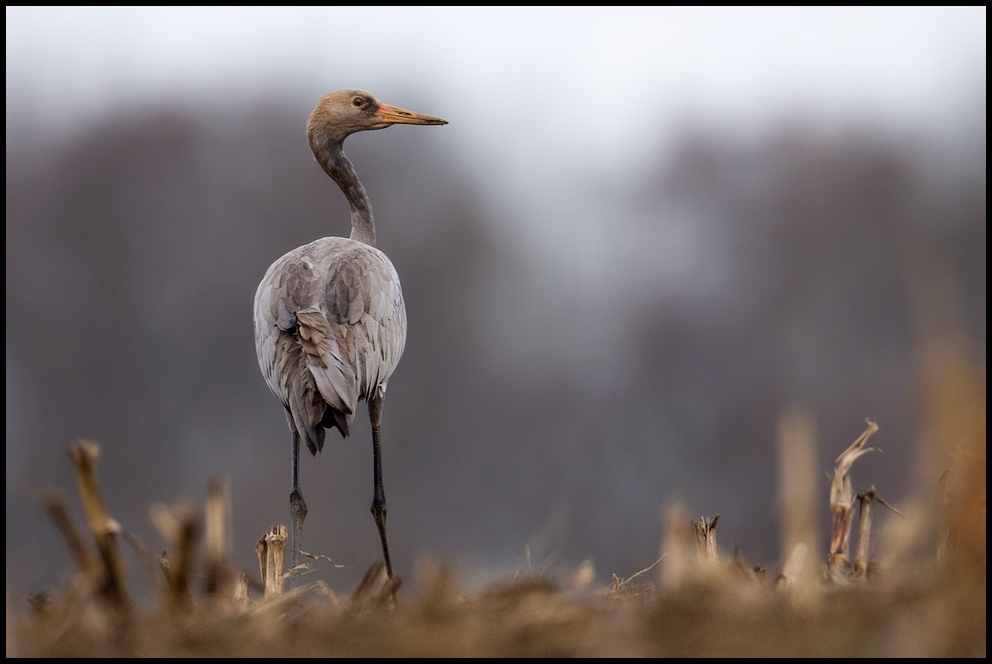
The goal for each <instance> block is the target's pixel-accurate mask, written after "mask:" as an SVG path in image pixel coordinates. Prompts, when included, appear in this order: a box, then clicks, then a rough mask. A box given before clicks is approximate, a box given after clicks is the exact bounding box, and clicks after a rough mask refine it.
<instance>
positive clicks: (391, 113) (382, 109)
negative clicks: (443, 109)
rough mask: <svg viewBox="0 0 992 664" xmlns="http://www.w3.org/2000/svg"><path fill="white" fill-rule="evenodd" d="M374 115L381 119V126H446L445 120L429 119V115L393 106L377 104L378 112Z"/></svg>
mask: <svg viewBox="0 0 992 664" xmlns="http://www.w3.org/2000/svg"><path fill="white" fill-rule="evenodd" d="M376 115H378V116H379V117H380V118H382V124H385V125H391V124H412V125H446V124H448V121H447V120H442V119H441V118H435V117H431V116H430V115H421V114H420V113H414V112H413V111H407V110H404V109H402V108H396V107H395V106H390V105H389V104H379V110H378V111H376Z"/></svg>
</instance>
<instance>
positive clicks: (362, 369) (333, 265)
mask: <svg viewBox="0 0 992 664" xmlns="http://www.w3.org/2000/svg"><path fill="white" fill-rule="evenodd" d="M405 343H406V310H405V307H404V304H403V291H402V289H401V288H400V282H399V277H398V276H397V275H396V270H395V269H394V268H393V266H392V263H390V262H389V259H388V258H386V255H385V254H383V253H382V252H381V251H379V250H378V249H376V248H374V247H371V246H369V245H367V244H364V243H361V242H356V241H354V240H350V239H347V238H324V239H322V240H317V241H316V242H312V243H310V244H308V245H305V246H303V247H300V248H299V249H295V250H293V251H291V252H289V253H288V254H286V255H285V256H283V257H282V258H280V259H279V260H277V261H276V262H275V263H273V264H272V266H271V267H270V268H269V270H268V272H266V275H265V278H263V279H262V283H261V284H259V287H258V291H257V292H256V294H255V346H256V350H257V352H258V362H259V366H260V367H261V369H262V373H263V375H264V376H265V379H266V382H267V383H268V385H269V388H270V389H271V390H272V392H273V393H274V394H275V395H276V396H277V397H279V398H280V399H281V400H282V402H283V405H285V406H286V409H287V411H288V412H289V419H290V422H291V425H292V426H293V427H294V428H295V430H296V431H297V432H299V433H300V435H301V437H302V438H304V440H305V441H306V442H307V446H308V447H309V448H310V450H311V452H313V453H315V454H316V452H317V451H319V450H320V448H321V447H322V446H323V439H324V430H323V429H324V427H330V426H337V427H338V429H340V430H341V433H342V434H344V435H348V428H349V426H350V424H351V422H352V420H353V419H354V417H355V411H356V408H357V405H358V401H360V400H362V399H368V398H369V397H371V396H373V395H375V394H379V395H381V394H383V393H384V392H385V390H386V385H387V383H388V381H389V377H390V376H391V375H392V373H393V370H394V369H395V368H396V365H397V363H398V362H399V360H400V357H401V356H402V354H403V347H404V345H405Z"/></svg>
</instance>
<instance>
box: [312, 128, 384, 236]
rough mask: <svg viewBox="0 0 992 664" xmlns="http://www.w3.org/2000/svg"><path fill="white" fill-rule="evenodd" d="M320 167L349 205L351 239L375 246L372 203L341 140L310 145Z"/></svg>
mask: <svg viewBox="0 0 992 664" xmlns="http://www.w3.org/2000/svg"><path fill="white" fill-rule="evenodd" d="M311 147H312V148H313V154H314V156H315V157H316V158H317V161H318V162H319V163H320V165H321V166H322V167H323V168H324V171H325V172H326V173H327V174H328V175H330V176H331V178H332V179H333V180H334V181H335V182H337V183H338V186H339V187H341V191H343V192H344V195H345V198H347V199H348V205H349V206H350V207H351V239H352V240H358V241H359V242H364V243H365V244H369V245H372V246H373V247H374V246H375V223H374V222H373V221H372V203H371V202H369V195H368V194H367V193H365V187H363V186H362V183H361V182H359V181H358V174H357V173H355V167H354V166H352V165H351V160H350V159H348V157H347V155H345V153H344V148H343V146H342V142H341V141H334V140H331V141H328V142H327V143H325V144H324V145H322V146H319V147H318V146H311Z"/></svg>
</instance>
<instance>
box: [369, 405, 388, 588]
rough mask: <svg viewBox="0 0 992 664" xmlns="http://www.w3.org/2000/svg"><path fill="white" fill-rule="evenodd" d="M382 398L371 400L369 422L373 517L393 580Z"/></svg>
mask: <svg viewBox="0 0 992 664" xmlns="http://www.w3.org/2000/svg"><path fill="white" fill-rule="evenodd" d="M382 399H383V398H382V397H381V396H375V397H372V398H371V399H369V420H371V422H372V481H373V483H374V484H375V487H374V489H373V493H372V516H373V517H375V525H376V526H377V527H378V528H379V539H381V540H382V555H383V557H384V558H385V559H386V574H387V575H388V576H389V578H393V564H392V562H390V560H389V542H388V540H387V539H386V494H385V493H384V492H383V490H382V454H381V453H380V451H379V421H380V420H381V419H382Z"/></svg>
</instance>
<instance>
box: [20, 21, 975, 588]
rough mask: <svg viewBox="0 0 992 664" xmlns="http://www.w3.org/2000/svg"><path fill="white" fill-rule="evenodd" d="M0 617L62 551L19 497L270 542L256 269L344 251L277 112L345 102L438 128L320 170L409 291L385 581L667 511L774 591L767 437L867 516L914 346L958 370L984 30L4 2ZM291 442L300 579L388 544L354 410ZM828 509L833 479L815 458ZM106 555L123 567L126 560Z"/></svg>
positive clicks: (559, 565)
mask: <svg viewBox="0 0 992 664" xmlns="http://www.w3.org/2000/svg"><path fill="white" fill-rule="evenodd" d="M6 19H7V20H6V31H7V66H6V69H7V79H6V92H7V102H6V104H7V106H6V110H7V113H6V138H7V150H6V164H7V171H6V178H7V189H6V191H7V197H6V204H7V214H6V219H7V223H6V310H7V319H6V333H7V336H6V441H7V445H6V464H7V485H6V486H7V490H6V517H7V523H6V528H7V545H6V553H7V567H6V580H7V589H8V597H13V598H14V599H15V600H16V601H23V597H24V594H25V593H26V592H27V591H34V590H52V589H55V588H57V587H58V584H60V583H61V582H63V581H64V579H65V577H66V575H67V574H68V573H69V571H70V570H71V569H72V563H71V560H70V558H69V555H68V553H67V551H66V549H65V546H64V544H63V543H62V541H61V539H60V537H59V536H58V534H57V532H56V530H55V528H54V527H53V526H52V525H51V524H50V523H49V522H48V521H47V519H46V518H45V516H44V515H43V513H42V511H41V509H40V508H39V507H38V503H37V497H38V495H39V494H40V492H41V491H43V490H45V489H47V488H50V487H57V488H58V489H59V490H60V491H62V492H63V493H65V494H67V495H68V496H69V498H70V502H71V504H72V505H73V506H74V508H76V514H77V515H78V516H80V517H81V515H82V512H81V509H79V508H78V501H77V499H76V497H75V485H74V480H73V477H72V474H71V471H70V467H69V463H68V459H67V455H66V448H67V446H68V445H69V444H70V443H71V442H73V441H74V440H76V439H78V438H80V437H85V438H88V439H91V440H94V441H97V442H99V444H100V445H101V446H102V450H103V451H102V456H101V460H100V466H99V474H100V476H101V478H102V483H103V487H104V490H105V497H106V500H107V503H108V507H109V509H110V511H111V513H112V514H114V515H115V516H116V517H117V519H118V520H119V521H120V522H121V523H122V525H123V526H124V527H125V528H126V529H127V530H129V531H131V532H133V533H134V534H136V535H137V536H138V537H140V538H141V539H142V540H143V541H144V542H145V544H146V545H147V546H148V547H149V548H150V549H151V550H152V551H157V550H161V548H163V546H164V545H163V543H162V541H161V539H160V538H159V537H158V535H157V534H156V533H155V532H154V530H153V528H152V527H151V525H150V522H149V519H148V508H149V506H150V505H152V504H153V503H155V502H165V503H169V504H172V503H175V502H176V501H179V500H181V499H183V498H190V499H194V500H200V499H201V498H202V497H203V495H204V494H205V491H206V487H207V482H208V479H209V478H210V477H211V476H213V475H216V474H221V475H223V476H225V477H226V478H227V479H228V480H229V482H230V487H231V496H232V502H233V510H234V514H233V518H234V533H235V549H236V550H235V556H236V558H237V560H238V562H239V563H240V564H242V565H243V566H244V567H245V568H246V569H248V570H251V571H253V572H257V561H256V559H255V553H254V545H255V541H256V540H257V539H258V537H259V536H260V535H262V534H263V533H264V532H266V531H267V530H268V529H269V528H270V527H271V526H272V525H274V524H277V523H283V524H287V525H288V524H289V507H288V496H289V490H290V454H289V451H290V436H289V432H288V429H287V427H286V422H285V418H284V415H283V410H282V407H281V406H280V404H279V403H278V402H277V401H276V399H275V398H274V397H273V396H272V395H271V394H270V393H269V391H268V389H267V387H266V385H265V383H264V381H263V379H262V377H261V374H260V372H259V369H258V366H257V362H256V359H255V352H254V341H253V332H252V319H251V307H252V298H253V296H254V292H255V287H256V286H257V284H258V282H259V280H260V279H261V277H262V275H263V274H264V272H265V270H266V268H267V267H268V266H269V264H270V263H271V262H272V261H274V260H275V259H276V258H278V257H279V256H281V255H282V254H283V253H285V252H286V251H288V250H289V249H292V248H294V247H296V246H298V245H301V244H304V243H306V242H309V241H311V240H313V239H316V238H318V237H322V236H325V235H347V234H348V232H349V227H348V208H347V204H346V202H345V200H344V197H343V196H342V195H341V193H340V191H339V190H338V189H337V187H336V185H334V183H333V182H331V181H330V179H329V178H327V176H326V175H324V173H323V172H322V171H321V169H320V168H319V167H318V166H317V164H316V163H315V162H314V161H313V158H312V156H311V155H310V152H309V150H308V147H307V143H306V138H305V134H304V122H305V120H306V118H307V115H308V114H309V112H310V111H311V110H312V108H313V106H314V104H315V103H316V101H317V100H318V99H319V98H320V97H321V96H322V95H323V94H325V93H327V92H329V91H331V90H335V89H337V88H342V87H355V88H361V89H365V90H368V91H370V92H372V93H373V94H375V95H376V96H377V97H379V99H381V100H383V101H385V102H387V103H390V104H394V105H397V106H400V107H403V108H408V109H410V110H413V111H418V112H422V113H427V114H430V115H436V116H440V117H443V118H445V119H447V120H449V121H450V124H449V125H448V126H445V127H441V128H415V127H400V128H394V129H392V130H391V131H389V132H376V133H370V134H359V135H356V136H354V137H352V138H350V139H349V140H348V142H347V145H346V149H347V152H348V154H349V156H350V157H351V159H352V161H353V162H354V163H355V165H356V168H357V171H358V173H359V176H360V177H361V179H362V181H363V183H364V184H365V186H366V188H367V190H368V192H369V195H370V197H371V200H372V204H373V208H374V211H375V219H376V224H377V230H378V236H379V247H380V248H381V249H383V250H384V251H385V252H386V253H387V254H388V255H389V256H390V257H391V259H392V260H393V263H394V264H395V266H396V268H397V271H398V272H399V274H400V276H401V278H402V282H403V288H404V293H405V296H406V301H407V309H408V316H409V335H408V339H407V347H406V354H405V356H404V358H403V361H402V362H401V363H400V366H399V368H398V370H397V372H396V374H395V375H394V376H393V378H392V380H390V384H389V394H388V398H387V400H386V407H385V414H384V424H383V436H384V443H383V446H384V447H383V453H384V476H385V488H386V496H387V501H388V505H389V533H390V541H391V545H392V547H393V556H394V563H395V564H396V566H397V569H398V572H399V574H400V575H401V576H406V577H409V576H410V575H411V573H412V570H413V568H414V566H415V564H416V561H417V560H420V559H422V558H424V557H426V556H433V557H438V558H440V559H443V560H447V561H450V562H452V563H453V564H454V565H455V566H456V568H458V569H460V570H461V571H462V573H463V574H464V575H466V576H467V577H469V578H473V579H485V578H489V577H491V576H492V575H494V574H500V573H504V572H506V571H507V570H514V569H519V570H521V571H527V570H544V569H548V570H550V571H551V572H552V573H554V572H556V571H559V572H562V571H564V572H567V571H568V570H570V569H572V568H573V567H574V566H575V565H577V564H579V563H580V562H581V561H583V560H585V559H591V560H592V561H593V563H594V564H595V566H596V569H597V571H598V572H599V574H600V577H599V578H600V579H601V580H602V579H604V578H605V579H608V578H609V575H610V574H611V573H616V574H618V575H620V576H622V577H627V576H630V575H631V574H633V573H634V572H637V571H638V570H641V569H643V568H644V567H647V566H648V565H650V564H651V563H652V562H653V561H654V560H655V559H656V558H657V556H658V553H659V537H660V527H659V514H660V510H661V508H662V506H663V505H665V504H667V503H669V502H671V501H674V500H679V501H682V503H683V504H684V505H685V506H686V507H687V508H688V509H689V511H690V512H691V513H693V514H697V515H710V514H714V513H720V514H721V515H722V517H721V521H720V530H719V532H718V540H719V541H720V542H721V544H723V545H726V546H728V547H729V546H731V545H733V544H734V543H736V544H737V545H738V546H739V548H740V551H741V553H742V554H743V555H744V556H745V557H746V558H747V559H749V560H751V561H753V562H762V563H765V564H768V565H769V566H770V570H771V571H773V572H775V573H777V571H778V568H777V567H776V565H777V564H778V563H777V561H778V560H779V542H778V536H779V535H778V532H779V531H778V524H777V518H778V509H777V507H776V502H775V500H776V486H777V480H776V457H775V449H776V448H775V444H776V437H777V430H778V421H779V417H780V414H781V413H782V411H783V409H784V408H787V407H793V406H797V407H801V408H804V409H806V410H807V411H808V412H810V413H812V415H813V417H814V420H815V422H816V432H817V436H818V440H819V444H820V459H819V461H820V464H821V469H822V471H823V472H824V473H826V472H827V471H829V470H830V469H831V468H832V461H833V459H834V457H836V456H837V454H839V453H840V452H841V451H842V450H843V449H844V448H846V447H847V446H848V445H849V444H850V443H851V442H852V441H853V440H854V439H855V438H856V437H857V436H858V435H859V434H860V433H861V431H862V430H863V429H864V427H865V425H864V419H865V417H874V418H876V419H877V421H878V422H879V425H880V427H881V430H880V432H879V433H878V434H877V435H876V436H875V437H874V438H873V439H872V441H871V444H872V445H875V446H877V447H880V448H882V449H883V450H884V454H874V455H869V456H868V457H866V458H865V459H864V460H863V461H859V462H858V465H857V466H856V467H855V469H854V471H853V475H854V479H855V484H856V485H857V484H858V482H859V478H860V481H862V482H863V484H864V486H855V489H856V490H857V489H860V488H865V487H866V486H867V485H868V484H874V485H875V486H876V487H877V488H878V490H879V493H880V494H881V495H882V496H883V497H884V498H886V499H887V500H889V501H890V502H893V503H894V504H897V505H898V504H899V500H900V498H902V497H904V496H906V495H908V494H909V493H910V492H912V491H915V490H918V489H919V487H921V486H929V487H933V486H935V485H936V482H937V478H938V477H939V475H940V473H941V472H942V471H943V469H944V467H945V465H944V461H943V460H941V459H939V458H931V459H929V461H926V460H924V461H921V459H922V458H923V456H922V455H920V454H918V452H917V450H918V447H919V441H920V439H921V436H922V435H923V434H924V432H923V431H922V426H921V420H920V416H919V414H918V411H919V407H918V406H919V398H920V396H919V390H918V381H917V376H918V362H917V360H918V349H919V348H920V345H921V343H922V340H923V339H924V338H925V337H926V336H927V335H932V334H938V335H939V334H945V335H951V336H954V337H955V338H958V339H963V340H964V346H963V347H967V348H968V349H970V351H969V352H970V355H968V358H969V361H970V362H971V363H972V364H973V366H974V369H975V371H977V372H978V373H979V374H980V376H981V379H982V380H983V381H984V376H985V361H986V360H985V357H986V347H985V337H986V322H985V319H986V285H985V283H986V207H985V206H986V84H985V80H986V27H985V26H986V9H985V8H984V7H979V8H963V9H822V10H821V9H793V10H788V9H750V10H745V9H656V10H649V9H571V10H563V9H562V10H559V9H490V10H475V9H464V10H449V9H394V8H379V9H375V10H372V9H369V8H362V9H244V10H236V9H116V8H115V9H64V8H62V9H25V8H10V7H8V8H7V9H6ZM356 422H357V424H356V426H355V427H354V429H353V435H352V437H351V438H349V439H347V440H344V441H342V440H341V439H340V437H338V436H337V435H336V434H330V435H329V436H328V444H327V445H325V448H324V451H323V453H322V454H320V455H319V456H318V457H317V458H316V459H313V458H311V457H310V456H309V455H307V456H306V457H305V458H303V459H301V472H302V478H301V482H302V490H303V493H304V496H305V497H306V500H307V503H308V506H309V508H310V511H309V515H308V518H307V542H306V548H307V549H308V550H310V551H312V552H314V553H319V554H322V555H323V556H327V557H329V558H330V559H331V560H332V561H333V563H330V562H327V561H326V560H322V561H321V562H318V563H317V570H316V571H315V572H314V573H313V574H311V575H310V577H309V578H311V579H312V578H321V579H323V580H325V581H326V582H327V583H328V584H329V585H330V586H331V587H332V588H334V589H336V590H348V591H350V590H351V588H353V586H354V584H355V583H356V582H357V580H358V578H359V577H360V575H361V574H362V573H363V572H364V571H365V569H366V568H367V567H368V565H369V564H370V562H371V561H372V560H373V559H374V558H376V557H378V556H379V555H380V551H379V543H378V537H377V534H376V529H375V525H374V523H373V520H372V517H371V515H370V514H369V504H370V502H371V492H372V469H371V465H372V463H371V445H370V432H369V427H368V423H367V420H366V418H365V415H364V406H363V407H362V413H361V415H360V417H359V418H358V419H357V420H356ZM822 482H823V486H822V491H821V492H820V495H822V497H823V510H822V512H821V513H822V517H823V521H822V524H821V529H826V527H827V523H828V511H827V492H828V486H829V485H828V480H827V478H826V476H825V475H823V480H822ZM131 566H132V567H133V568H135V570H137V569H138V567H139V564H138V562H137V559H136V557H134V556H132V557H131Z"/></svg>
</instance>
